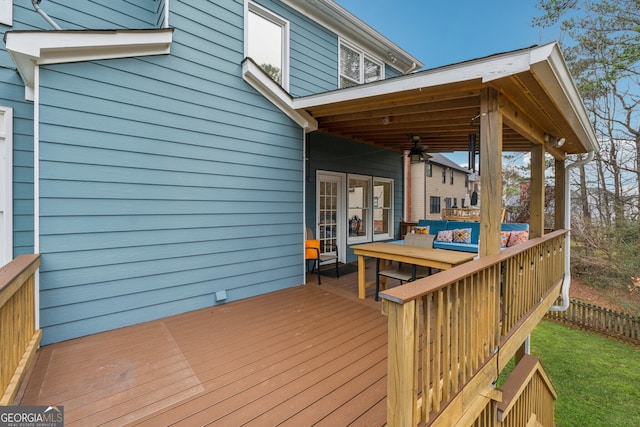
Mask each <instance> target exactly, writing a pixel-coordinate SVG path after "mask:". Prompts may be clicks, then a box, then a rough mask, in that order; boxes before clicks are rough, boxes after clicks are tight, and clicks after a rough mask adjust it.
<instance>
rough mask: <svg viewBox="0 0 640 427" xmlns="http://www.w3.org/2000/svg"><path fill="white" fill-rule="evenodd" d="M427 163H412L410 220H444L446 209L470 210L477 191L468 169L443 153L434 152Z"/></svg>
mask: <svg viewBox="0 0 640 427" xmlns="http://www.w3.org/2000/svg"><path fill="white" fill-rule="evenodd" d="M429 155H430V156H431V157H430V158H428V159H427V160H426V161H425V162H420V163H412V164H411V190H410V198H409V203H408V205H409V206H408V211H409V212H410V214H409V215H408V218H409V219H408V220H409V221H410V222H417V221H418V220H420V219H440V218H441V215H442V214H441V212H442V208H469V207H471V195H472V193H473V191H474V186H473V183H472V182H471V181H470V180H469V178H470V177H471V176H472V175H473V173H472V171H471V170H468V169H465V168H463V167H461V166H459V165H458V164H456V163H455V162H453V161H452V160H450V159H448V158H447V157H445V156H443V155H442V154H438V153H430V154H429Z"/></svg>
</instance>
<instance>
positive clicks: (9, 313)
mask: <svg viewBox="0 0 640 427" xmlns="http://www.w3.org/2000/svg"><path fill="white" fill-rule="evenodd" d="M39 266H40V255H21V256H19V257H18V258H16V259H15V260H13V261H11V262H10V263H9V264H7V265H5V266H4V267H2V268H1V269H0V325H1V327H0V406H6V405H12V404H13V403H14V399H15V397H16V394H17V392H18V390H19V388H20V385H21V383H22V381H23V380H24V378H25V375H26V373H27V371H28V369H29V367H30V365H31V363H32V361H33V360H34V357H35V354H36V350H37V348H38V345H39V344H40V338H41V337H42V332H41V330H40V329H36V320H35V287H34V283H35V282H34V281H35V274H36V271H37V270H38V267H39Z"/></svg>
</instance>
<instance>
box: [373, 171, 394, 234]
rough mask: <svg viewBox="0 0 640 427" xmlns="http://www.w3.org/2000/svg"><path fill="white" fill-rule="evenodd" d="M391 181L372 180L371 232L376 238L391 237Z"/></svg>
mask: <svg viewBox="0 0 640 427" xmlns="http://www.w3.org/2000/svg"><path fill="white" fill-rule="evenodd" d="M392 208H393V181H392V180H390V179H383V178H375V179H374V180H373V234H374V240H376V239H390V238H392V237H393V210H392Z"/></svg>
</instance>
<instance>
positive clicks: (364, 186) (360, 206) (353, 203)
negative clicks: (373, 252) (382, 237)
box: [349, 178, 370, 237]
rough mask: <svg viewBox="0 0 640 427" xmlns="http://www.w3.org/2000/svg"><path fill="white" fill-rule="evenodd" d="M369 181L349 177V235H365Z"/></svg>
mask: <svg viewBox="0 0 640 427" xmlns="http://www.w3.org/2000/svg"><path fill="white" fill-rule="evenodd" d="M369 186H370V181H369V180H368V179H362V178H349V237H359V236H367V234H368V230H367V227H368V224H369V194H370V192H369Z"/></svg>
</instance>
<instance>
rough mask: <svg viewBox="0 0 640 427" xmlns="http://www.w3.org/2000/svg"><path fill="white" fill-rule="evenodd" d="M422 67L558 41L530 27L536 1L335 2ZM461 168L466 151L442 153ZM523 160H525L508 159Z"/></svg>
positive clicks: (554, 33) (548, 31) (549, 31)
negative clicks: (410, 56)
mask: <svg viewBox="0 0 640 427" xmlns="http://www.w3.org/2000/svg"><path fill="white" fill-rule="evenodd" d="M335 1H336V3H338V4H339V5H340V6H342V7H344V8H345V9H347V10H348V11H349V12H351V13H353V14H354V15H355V16H357V17H358V18H360V19H361V20H363V21H364V22H365V23H367V24H368V25H370V26H371V27H373V29H375V30H376V31H378V32H379V33H381V34H382V35H384V36H385V37H387V38H388V39H389V40H391V41H392V42H394V43H395V44H396V45H398V46H399V47H400V48H402V49H404V50H405V51H407V52H408V53H409V54H411V55H412V56H414V57H415V58H417V59H418V60H419V61H421V62H422V63H423V64H424V69H429V68H435V67H440V66H443V65H449V64H454V63H456V62H462V61H467V60H470V59H476V58H482V57H484V56H488V55H493V54H496V53H502V52H508V51H512V50H516V49H522V48H526V47H529V46H533V45H542V44H546V43H550V42H554V41H559V40H561V37H562V34H561V32H560V31H559V30H558V28H545V29H542V28H538V27H533V25H532V23H531V21H532V19H533V18H534V17H536V16H540V15H541V14H542V10H540V9H538V8H537V7H536V3H537V0H486V1H484V2H478V1H471V0H335ZM443 154H444V155H445V156H447V157H448V158H450V159H451V160H453V161H454V162H456V163H458V164H459V165H461V166H465V167H466V165H467V164H468V159H467V153H443ZM512 161H513V162H514V163H518V164H519V163H521V162H526V161H527V159H526V158H524V157H523V156H516V157H515V158H514V159H512Z"/></svg>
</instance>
